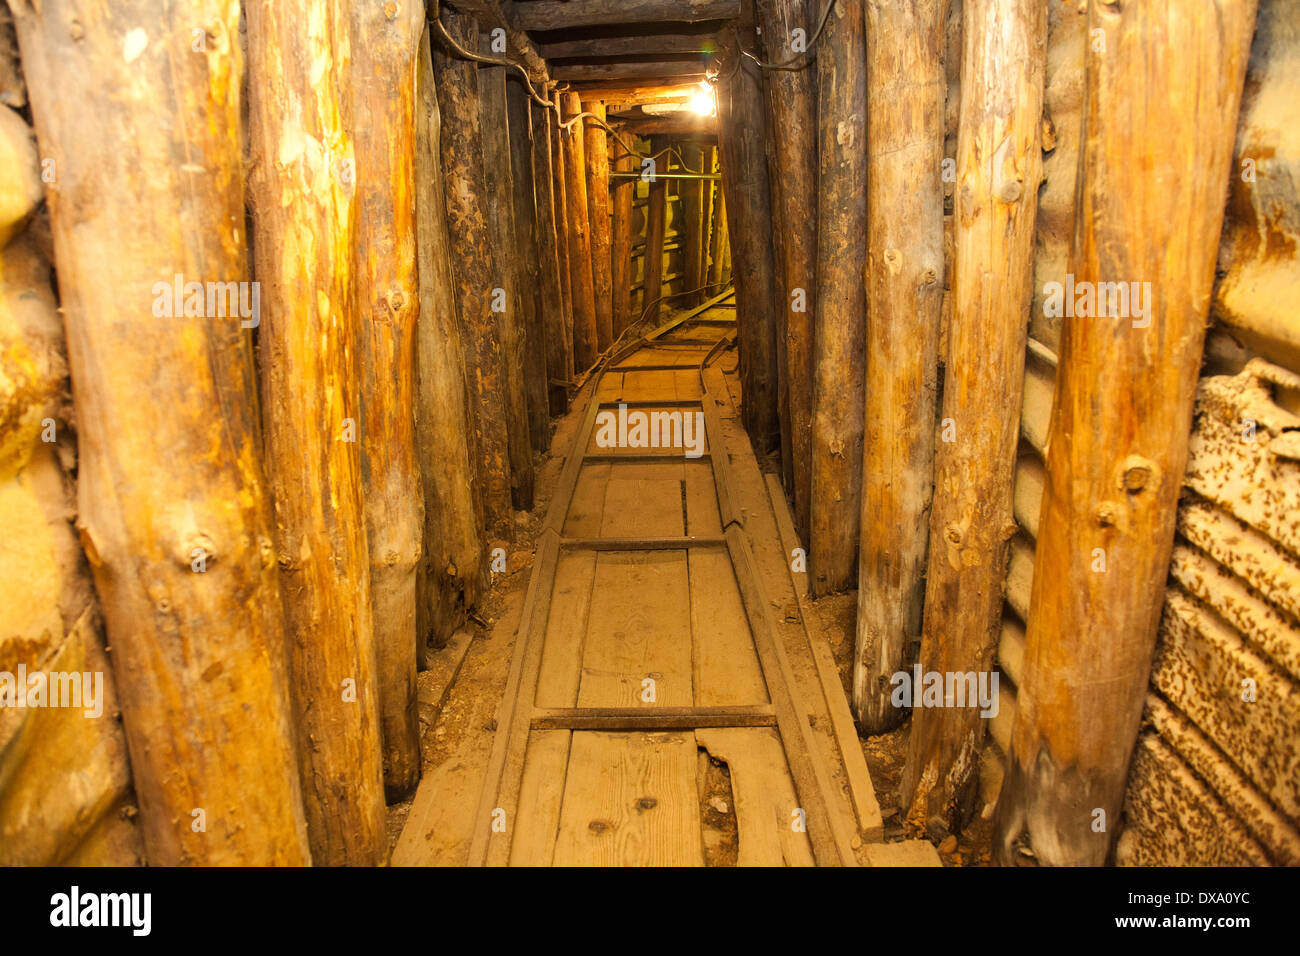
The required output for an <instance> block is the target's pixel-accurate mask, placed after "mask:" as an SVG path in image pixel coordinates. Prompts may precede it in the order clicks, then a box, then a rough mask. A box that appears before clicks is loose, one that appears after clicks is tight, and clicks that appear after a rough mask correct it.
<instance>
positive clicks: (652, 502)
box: [600, 466, 686, 538]
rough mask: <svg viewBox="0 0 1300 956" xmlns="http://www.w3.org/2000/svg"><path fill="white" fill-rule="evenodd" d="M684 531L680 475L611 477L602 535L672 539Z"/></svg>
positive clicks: (606, 497)
mask: <svg viewBox="0 0 1300 956" xmlns="http://www.w3.org/2000/svg"><path fill="white" fill-rule="evenodd" d="M614 467H617V466H614ZM670 467H671V466H670ZM685 533H686V524H685V521H684V518H683V515H682V479H681V478H639V479H638V478H624V477H617V478H615V477H611V478H610V479H609V489H608V490H607V491H606V493H605V516H604V520H603V521H602V522H601V525H600V534H601V537H605V538H645V537H656V538H670V537H681V536H682V535H683V534H685Z"/></svg>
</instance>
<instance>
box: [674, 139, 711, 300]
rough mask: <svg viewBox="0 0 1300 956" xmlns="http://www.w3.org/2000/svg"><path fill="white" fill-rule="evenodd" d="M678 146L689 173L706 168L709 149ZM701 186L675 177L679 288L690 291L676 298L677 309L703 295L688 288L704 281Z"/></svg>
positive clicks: (705, 245) (696, 181) (698, 181)
mask: <svg viewBox="0 0 1300 956" xmlns="http://www.w3.org/2000/svg"><path fill="white" fill-rule="evenodd" d="M680 149H681V154H682V162H683V164H684V165H685V166H686V169H685V172H687V173H688V174H691V173H702V172H705V171H706V170H705V169H704V166H705V156H706V154H707V152H708V151H707V150H706V149H705V148H704V147H703V146H701V145H700V144H699V143H690V142H687V143H682V144H681V147H680ZM704 185H705V181H704V180H703V179H679V180H677V194H678V195H679V196H680V197H681V204H680V206H679V208H680V209H681V213H682V219H681V224H680V225H679V226H678V229H677V234H678V236H679V237H680V239H681V246H682V291H683V292H688V293H689V294H687V295H683V296H681V297H680V298H679V299H678V300H677V306H678V308H683V309H686V308H690V307H691V306H693V305H695V304H696V303H698V302H700V301H702V298H703V297H702V296H701V294H700V293H699V292H698V291H690V290H698V289H699V287H700V286H702V285H703V284H704V283H703V282H702V281H701V280H700V276H701V275H702V272H701V270H700V266H701V263H702V261H703V259H704V256H705V250H707V249H708V237H707V231H708V227H707V226H706V224H705V208H706V203H705V202H704Z"/></svg>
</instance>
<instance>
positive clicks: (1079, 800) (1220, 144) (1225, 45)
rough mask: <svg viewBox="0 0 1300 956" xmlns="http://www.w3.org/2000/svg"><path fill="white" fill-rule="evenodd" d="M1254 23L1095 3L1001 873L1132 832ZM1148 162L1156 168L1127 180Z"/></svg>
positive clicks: (1201, 9)
mask: <svg viewBox="0 0 1300 956" xmlns="http://www.w3.org/2000/svg"><path fill="white" fill-rule="evenodd" d="M1254 19H1255V2H1254V0H1218V2H1215V3H1212V4H1197V5H1187V4H1183V3H1179V2H1178V0H1143V2H1138V3H1130V4H1125V5H1124V6H1123V8H1122V9H1119V10H1115V9H1112V8H1110V7H1105V6H1100V5H1096V4H1094V5H1092V7H1091V8H1090V10H1089V17H1088V27H1089V31H1090V35H1092V31H1095V30H1102V31H1104V34H1105V38H1106V52H1105V53H1100V52H1098V51H1097V50H1096V49H1095V48H1090V49H1089V52H1088V53H1087V55H1086V70H1087V81H1086V83H1087V86H1086V94H1085V98H1086V99H1085V101H1086V102H1087V103H1088V104H1089V106H1088V109H1087V110H1086V111H1085V114H1084V129H1083V136H1082V139H1081V142H1082V157H1081V163H1080V167H1079V168H1080V183H1079V187H1078V195H1079V197H1080V202H1079V210H1078V218H1077V224H1076V229H1075V239H1074V244H1073V247H1072V250H1071V255H1070V262H1071V274H1072V275H1073V276H1074V290H1076V294H1077V296H1078V298H1076V299H1075V301H1074V302H1073V303H1069V305H1068V307H1067V311H1066V313H1065V315H1066V317H1065V323H1064V331H1063V339H1062V347H1061V353H1060V362H1059V366H1058V373H1057V386H1056V403H1055V408H1054V410H1053V414H1052V424H1051V431H1050V437H1049V439H1048V452H1047V476H1048V477H1047V489H1046V494H1045V496H1044V499H1043V505H1042V515H1041V517H1040V520H1039V523H1038V529H1039V536H1038V542H1037V552H1036V562H1035V569H1034V585H1033V591H1032V599H1031V603H1030V609H1029V620H1028V627H1027V629H1026V647H1025V665H1024V680H1023V683H1022V684H1021V686H1020V687H1019V693H1018V694H1017V713H1016V722H1015V728H1014V731H1013V740H1012V749H1013V753H1012V759H1011V766H1010V769H1009V772H1008V776H1007V779H1006V782H1005V784H1004V786H1003V789H1002V796H1001V800H1000V803H999V807H998V816H997V824H996V826H997V833H998V837H997V840H996V841H995V848H996V851H997V853H998V856H999V858H1000V859H1001V860H1002V861H1003V862H1009V861H1011V860H1012V859H1014V858H1015V857H1016V856H1018V853H1017V850H1016V846H1017V843H1019V842H1020V841H1022V840H1025V839H1027V840H1028V841H1029V843H1030V844H1031V848H1032V851H1033V853H1034V854H1035V856H1036V857H1037V859H1038V861H1039V862H1040V863H1048V864H1071V865H1073V864H1081V865H1098V864H1101V863H1102V862H1104V861H1105V859H1106V857H1107V854H1108V852H1109V848H1110V844H1111V840H1112V837H1113V834H1114V833H1115V832H1116V830H1117V829H1118V828H1117V827H1116V826H1115V825H1114V824H1115V822H1116V821H1118V818H1119V811H1120V803H1121V800H1122V797H1123V792H1124V784H1125V780H1126V778H1127V770H1128V764H1129V758H1130V756H1131V754H1132V751H1133V745H1134V742H1135V740H1136V737H1137V732H1138V723H1139V720H1140V719H1141V713H1142V705H1143V700H1144V698H1145V696H1146V693H1147V680H1148V675H1149V672H1150V668H1151V654H1152V650H1153V648H1154V645H1155V637H1156V628H1157V625H1158V624H1159V621H1160V614H1161V608H1162V606H1163V603H1164V596H1165V582H1166V576H1167V574H1168V568H1169V558H1170V552H1171V549H1172V547H1173V537H1174V525H1175V518H1176V507H1177V502H1178V494H1179V489H1180V488H1181V486H1182V479H1183V473H1184V468H1185V465H1186V460H1187V440H1188V434H1189V431H1190V428H1191V419H1192V405H1193V397H1194V390H1195V387H1196V380H1197V375H1198V373H1199V369H1200V360H1201V346H1202V343H1203V339H1204V333H1205V322H1206V315H1207V307H1208V304H1209V299H1210V292H1211V288H1212V286H1213V281H1214V268H1215V256H1216V252H1217V250H1218V242H1219V231H1220V227H1221V225H1222V221H1223V209H1224V200H1225V196H1226V190H1227V185H1228V181H1229V178H1230V174H1231V159H1232V151H1233V142H1234V137H1235V133H1236V122H1237V111H1238V107H1239V105H1240V99H1241V93H1242V83H1243V79H1244V75H1245V69H1246V62H1247V59H1248V56H1249V50H1250V38H1251V32H1252V29H1253V26H1254ZM1189 76H1195V77H1201V78H1204V79H1206V82H1200V83H1191V84H1189V83H1187V82H1186V81H1185V78H1186V77H1189ZM1134 169H1141V170H1143V171H1144V175H1143V176H1142V177H1141V178H1140V179H1134V178H1132V177H1131V175H1130V171H1131V170H1134ZM1152 183H1160V184H1162V187H1161V188H1160V189H1159V190H1156V191H1154V192H1153V191H1152V190H1151V189H1150V185H1151V184H1152ZM1084 283H1086V284H1087V285H1084ZM1108 283H1109V284H1111V285H1106V284H1108ZM1120 283H1122V284H1123V285H1118V284H1120ZM1130 283H1132V285H1129V284H1130ZM1085 290H1087V291H1089V292H1090V293H1091V294H1092V301H1091V302H1088V301H1085V300H1084V299H1083V298H1082V296H1083V294H1084V292H1085ZM1125 292H1126V293H1127V295H1124V294H1123V293H1125ZM1066 294H1067V295H1068V294H1069V293H1066ZM1049 304H1050V303H1049ZM1090 306H1091V308H1090ZM1102 308H1104V309H1105V312H1104V314H1103V313H1102V311H1099V310H1101V309H1102ZM1085 309H1086V311H1085ZM927 610H928V609H927ZM1098 810H1101V811H1104V814H1105V816H1104V823H1105V826H1104V829H1103V828H1099V827H1097V826H1095V822H1096V821H1097V820H1098V819H1101V818H1100V817H1099V816H1098V813H1097V811H1098Z"/></svg>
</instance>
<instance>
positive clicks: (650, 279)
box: [639, 136, 668, 325]
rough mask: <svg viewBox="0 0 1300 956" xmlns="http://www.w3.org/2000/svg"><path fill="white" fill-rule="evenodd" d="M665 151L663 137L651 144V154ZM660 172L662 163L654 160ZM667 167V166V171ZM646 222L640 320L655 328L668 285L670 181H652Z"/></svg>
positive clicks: (655, 139) (655, 179)
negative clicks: (666, 248)
mask: <svg viewBox="0 0 1300 956" xmlns="http://www.w3.org/2000/svg"><path fill="white" fill-rule="evenodd" d="M662 148H663V141H662V138H661V137H657V136H656V137H654V138H653V139H652V140H651V141H650V152H651V154H654V153H657V152H659V150H660V149H662ZM654 162H655V164H656V167H655V168H656V169H657V168H658V163H659V160H658V159H656V160H654ZM667 165H668V164H667V163H666V162H665V163H664V166H665V167H667ZM645 215H646V219H645V276H644V279H643V281H642V299H641V301H642V303H643V304H642V306H641V315H640V316H639V318H645V319H647V321H648V322H649V323H650V324H651V325H653V324H654V323H656V322H658V320H659V307H660V305H661V303H660V301H659V298H660V296H661V295H662V294H663V283H664V233H665V230H667V228H668V180H666V179H660V178H658V177H657V176H656V177H655V178H654V179H652V180H651V181H650V195H649V198H648V200H647V202H646V213H645Z"/></svg>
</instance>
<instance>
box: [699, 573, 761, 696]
mask: <svg viewBox="0 0 1300 956" xmlns="http://www.w3.org/2000/svg"><path fill="white" fill-rule="evenodd" d="M688 561H689V565H690V585H691V633H692V635H694V641H695V653H694V655H693V657H694V686H695V703H696V705H698V706H700V707H725V706H728V705H732V704H764V703H767V701H768V696H767V685H766V684H765V683H764V682H763V671H762V668H761V667H760V666H759V663H758V654H757V653H756V652H755V650H754V639H753V637H752V635H751V634H750V632H749V624H748V623H747V622H746V619H745V607H744V605H743V604H742V603H741V600H740V591H739V589H738V588H737V587H736V577H735V574H734V573H732V570H731V559H730V558H729V557H728V556H727V552H726V549H725V548H719V549H717V550H714V549H712V548H707V549H703V548H702V549H698V550H696V551H693V552H691V554H690V557H689V559H688Z"/></svg>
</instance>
